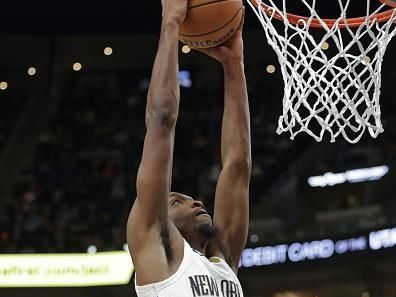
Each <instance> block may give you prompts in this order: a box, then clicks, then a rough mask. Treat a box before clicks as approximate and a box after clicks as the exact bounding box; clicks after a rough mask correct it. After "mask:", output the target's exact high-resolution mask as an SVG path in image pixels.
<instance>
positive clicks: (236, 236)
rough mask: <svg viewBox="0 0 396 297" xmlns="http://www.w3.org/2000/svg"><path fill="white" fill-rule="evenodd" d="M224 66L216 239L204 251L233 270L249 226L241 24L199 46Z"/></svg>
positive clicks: (248, 151) (247, 124)
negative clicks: (225, 37) (227, 36)
mask: <svg viewBox="0 0 396 297" xmlns="http://www.w3.org/2000/svg"><path fill="white" fill-rule="evenodd" d="M203 52H204V53H206V54H208V55H209V56H212V57H213V58H215V59H217V60H218V61H220V62H221V63H222V64H223V67H224V115H223V124H222V133H221V157H222V165H223V169H222V171H221V174H220V177H219V180H218V183H217V188H216V197H215V208H214V224H215V225H216V226H217V227H219V229H220V233H219V235H220V237H219V238H218V242H217V243H216V241H214V242H213V243H212V244H211V245H210V250H209V251H208V252H209V253H211V254H212V255H220V256H223V257H224V258H225V260H226V261H227V262H228V263H229V264H230V266H231V267H232V268H233V270H234V271H237V268H238V263H239V259H240V256H241V253H242V251H243V248H244V246H245V243H246V238H247V234H248V226H249V182H250V171H251V143H250V115H249V104H248V95H247V88H246V79H245V73H244V64H243V40H242V25H241V27H240V29H239V30H238V32H237V33H236V34H235V35H234V36H233V38H232V39H231V40H229V41H228V42H227V43H225V44H224V45H221V46H219V47H216V48H213V49H209V50H203Z"/></svg>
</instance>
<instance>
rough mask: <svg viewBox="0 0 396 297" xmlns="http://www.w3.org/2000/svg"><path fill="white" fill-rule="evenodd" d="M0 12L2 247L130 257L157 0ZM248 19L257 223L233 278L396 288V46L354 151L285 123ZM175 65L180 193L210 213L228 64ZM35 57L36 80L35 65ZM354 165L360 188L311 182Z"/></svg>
mask: <svg viewBox="0 0 396 297" xmlns="http://www.w3.org/2000/svg"><path fill="white" fill-rule="evenodd" d="M1 7H2V17H1V18H0V34H1V35H0V38H1V47H0V82H7V86H6V87H7V88H5V84H4V83H3V84H2V89H4V90H1V91H0V253H1V254H2V256H7V255H11V254H49V253H50V254H52V253H63V254H64V253H87V251H88V250H89V252H90V254H92V253H95V251H96V252H102V251H122V250H123V248H124V244H125V235H124V233H125V232H124V230H125V224H126V218H127V215H128V213H129V209H130V207H131V205H132V203H133V199H134V195H135V175H136V171H137V166H138V163H139V160H140V154H141V150H142V142H143V137H144V131H145V130H144V109H145V93H146V91H147V86H148V82H149V78H150V72H151V67H152V63H153V58H154V55H155V52H156V47H157V41H158V35H159V26H160V15H161V10H160V1H151V2H143V1H142V2H137V1H121V0H114V1H111V2H108V1H95V2H82V1H55V2H54V1H35V2H27V1H13V2H8V1H7V2H4V3H2V4H1ZM245 27H246V28H245V47H246V48H245V55H246V63H245V64H246V76H247V81H248V88H249V98H250V106H251V115H252V146H253V148H252V149H253V150H252V154H253V170H252V182H251V198H250V207H251V224H250V231H249V238H248V242H247V246H246V248H247V249H246V250H245V252H244V255H243V257H242V260H241V268H240V272H239V277H240V280H241V282H242V285H243V287H244V292H245V296H247V297H270V296H274V297H305V296H307V297H308V296H319V297H327V296H328V297H352V296H356V297H370V296H371V297H385V296H386V297H394V296H396V265H395V261H396V254H395V252H396V229H393V228H395V227H396V217H395V214H396V188H395V186H394V182H395V181H396V170H395V169H396V116H395V112H396V101H395V96H394V94H395V93H396V84H395V82H396V71H395V70H394V67H395V66H396V63H395V60H396V41H393V43H391V45H390V46H389V48H388V51H387V53H386V55H385V60H384V62H383V66H384V67H383V75H382V77H383V87H382V94H381V106H382V120H383V123H384V128H385V133H383V134H381V135H380V136H379V137H378V139H371V138H370V137H368V136H367V137H365V138H363V139H362V140H361V141H360V142H359V144H356V145H351V144H348V143H346V142H345V141H344V140H341V139H338V141H337V142H336V143H335V144H330V143H329V141H328V139H327V140H325V141H324V142H323V143H316V142H315V141H314V140H313V139H311V138H308V137H306V136H299V137H297V139H296V140H295V141H291V140H289V138H288V136H287V135H281V136H278V135H276V132H275V131H276V124H277V119H278V117H279V115H280V113H281V110H282V109H281V108H282V105H281V104H282V96H283V88H282V76H281V73H280V70H279V65H278V62H277V59H276V57H275V54H274V53H273V51H272V49H271V48H270V47H269V46H268V45H267V43H266V41H265V39H264V34H263V33H262V31H261V28H260V26H259V23H258V21H257V20H256V19H255V18H254V16H253V15H252V13H251V12H250V11H249V10H247V16H246V26H245ZM106 47H111V48H112V54H111V55H105V54H104V49H105V48H106ZM107 51H108V52H107V53H109V49H107ZM76 63H80V64H81V70H80V71H75V70H73V66H74V67H75V68H76V67H77V66H78V65H76ZM180 65H181V66H180V68H181V70H182V72H181V75H180V79H181V84H182V85H183V86H184V87H182V100H181V108H180V118H179V122H178V126H177V137H176V149H175V167H174V180H173V189H174V190H177V191H180V192H184V193H187V194H191V195H193V196H197V197H201V198H202V199H203V200H204V201H205V202H206V204H208V205H209V209H210V205H211V203H212V202H213V201H212V198H213V192H214V187H215V181H216V178H217V176H218V173H219V170H220V167H219V166H220V163H219V145H220V138H219V137H220V123H221V112H222V96H223V95H222V94H223V93H222V92H223V90H222V70H221V67H220V66H219V65H218V64H217V63H216V62H214V61H211V60H209V59H208V58H206V57H204V56H202V55H201V54H198V53H195V52H190V53H189V54H183V53H181V54H180ZM269 65H274V66H275V72H274V73H269V72H268V71H267V69H268V70H271V67H270V68H267V67H268V66H269ZM30 67H35V70H36V71H34V70H33V69H30V74H33V73H34V72H35V75H28V69H29V68H30ZM77 68H78V67H77ZM270 72H271V71H270ZM379 166H382V167H380V169H378V168H377V169H376V170H369V169H368V168H373V167H379ZM385 166H386V167H385ZM357 169H367V170H361V171H358V172H359V173H360V174H361V175H362V174H363V176H365V177H366V178H365V179H364V178H363V179H362V180H361V181H360V182H356V183H352V182H348V180H346V182H345V183H342V184H336V185H328V186H324V187H313V186H310V184H309V183H308V178H309V177H312V176H325V177H323V178H322V179H321V180H322V182H323V181H326V182H328V183H329V184H331V183H333V182H334V175H333V176H332V175H329V174H327V175H325V174H326V173H328V172H333V173H346V172H348V171H349V172H350V171H351V170H357ZM373 172H374V176H373ZM378 172H380V173H381V172H382V174H378ZM355 173H356V171H355ZM370 174H371V175H370ZM339 176H340V175H338V177H339ZM344 176H346V175H344ZM332 177H333V179H332ZM381 177H382V178H381ZM370 179H376V180H370ZM1 259H4V258H1ZM0 261H1V260H0ZM0 266H1V263H0ZM153 269H154V268H153ZM0 272H1V273H3V275H2V276H1V277H3V278H5V277H6V275H5V274H4V273H5V272H4V270H1V269H0ZM0 283H1V279H0ZM23 286H24V285H23V283H21V284H20V287H23ZM17 287H18V286H17ZM0 296H2V297H3V296H5V297H14V296H15V297H16V296H27V297H30V296H32V297H33V296H40V297H46V296H59V297H61V296H84V297H89V296H109V297H110V296H114V297H118V296H135V292H134V288H133V282H130V283H129V284H128V285H116V286H94V287H87V288H62V287H55V288H5V287H3V288H0Z"/></svg>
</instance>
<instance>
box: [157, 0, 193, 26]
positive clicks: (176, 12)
mask: <svg viewBox="0 0 396 297" xmlns="http://www.w3.org/2000/svg"><path fill="white" fill-rule="evenodd" d="M187 3H188V0H161V4H162V23H164V24H176V25H180V24H182V23H183V22H184V19H185V18H186V14H187Z"/></svg>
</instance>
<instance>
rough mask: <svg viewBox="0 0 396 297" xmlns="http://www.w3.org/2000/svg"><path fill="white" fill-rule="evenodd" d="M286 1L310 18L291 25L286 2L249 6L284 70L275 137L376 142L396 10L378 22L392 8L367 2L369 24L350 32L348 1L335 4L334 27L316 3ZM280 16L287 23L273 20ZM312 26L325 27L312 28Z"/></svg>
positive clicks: (335, 1) (314, 1)
mask: <svg viewBox="0 0 396 297" xmlns="http://www.w3.org/2000/svg"><path fill="white" fill-rule="evenodd" d="M288 1H301V3H302V4H303V5H304V6H305V7H306V8H307V9H308V10H309V11H310V16H309V17H307V18H306V19H300V20H299V21H298V22H297V24H293V23H291V22H290V21H289V20H288V18H287V16H286V13H287V12H288V11H287V5H286V2H287V0H278V1H275V0H268V1H266V3H265V4H266V7H267V8H266V9H264V6H263V2H262V0H258V5H257V6H256V5H253V3H251V2H250V1H248V2H249V4H250V6H251V7H252V8H253V10H254V12H255V13H256V15H257V17H258V18H259V20H260V22H261V24H262V26H263V28H264V31H265V34H266V37H267V40H268V43H269V44H270V45H271V46H272V48H273V49H274V50H275V52H276V54H277V56H278V59H279V62H280V65H281V70H282V75H283V80H284V86H285V92H284V98H283V114H282V115H281V116H280V118H279V123H278V130H277V133H278V134H281V133H283V132H289V133H290V135H291V137H290V138H291V139H294V137H295V136H296V135H297V134H299V133H300V132H306V133H308V134H309V135H311V136H312V137H314V138H315V139H316V140H317V141H321V140H322V139H323V137H324V135H326V133H325V132H326V131H327V132H328V133H329V136H330V140H331V142H334V141H335V139H336V138H337V137H338V136H339V135H340V134H341V135H342V136H343V137H344V138H345V139H346V140H347V141H349V142H351V143H356V142H358V141H359V140H360V138H361V137H362V135H363V133H364V132H365V131H366V129H367V130H368V131H369V133H370V135H371V136H372V137H374V138H375V137H377V136H378V134H380V133H382V132H383V131H384V130H383V127H382V124H381V108H380V103H379V97H380V90H381V65H382V59H383V57H384V54H385V51H386V47H387V45H388V43H389V42H390V40H391V39H392V37H393V36H394V35H396V28H395V21H396V9H393V11H391V15H390V18H389V20H387V21H383V22H379V21H377V19H376V16H375V15H376V14H378V13H379V12H381V11H382V10H384V8H387V9H388V10H389V9H390V8H389V7H386V6H385V4H383V5H381V6H379V7H376V8H375V9H371V7H370V0H367V9H366V12H367V17H366V18H365V22H364V23H362V24H360V25H359V26H357V27H353V28H352V26H349V23H348V22H346V21H345V19H346V16H347V10H348V7H349V5H350V0H332V3H334V5H339V7H340V10H339V11H340V15H339V17H338V19H336V20H335V22H334V24H330V25H328V24H327V22H326V21H324V20H323V19H322V18H321V17H320V16H319V15H318V13H317V12H316V11H315V6H316V0H310V1H309V2H310V3H308V1H307V0H288ZM275 2H277V3H278V6H277V4H276V3H275ZM280 2H281V3H282V4H279V3H280ZM337 2H338V4H337ZM362 2H364V1H362ZM268 7H270V9H269V10H268ZM276 15H278V17H279V16H281V18H282V19H283V22H280V21H278V20H275V19H274V18H275V16H276ZM314 22H318V24H319V26H320V27H321V28H320V29H317V28H312V27H311V25H312V23H314ZM340 25H341V27H344V28H340Z"/></svg>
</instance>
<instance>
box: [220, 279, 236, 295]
mask: <svg viewBox="0 0 396 297" xmlns="http://www.w3.org/2000/svg"><path fill="white" fill-rule="evenodd" d="M220 286H221V292H222V293H223V296H224V297H240V296H241V295H240V294H239V292H240V291H239V286H238V284H236V283H234V282H232V281H229V280H226V279H224V280H222V281H221V283H220Z"/></svg>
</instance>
